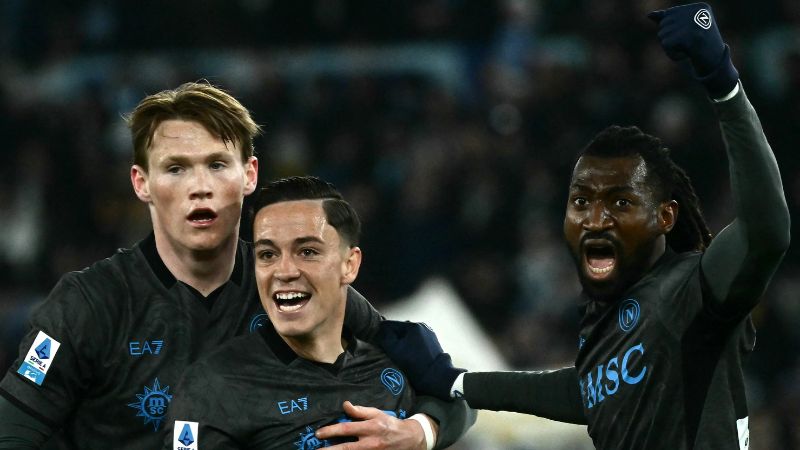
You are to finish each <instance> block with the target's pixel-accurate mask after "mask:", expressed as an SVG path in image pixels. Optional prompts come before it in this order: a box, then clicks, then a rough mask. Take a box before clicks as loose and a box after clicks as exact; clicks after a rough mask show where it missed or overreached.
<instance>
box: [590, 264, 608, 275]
mask: <svg viewBox="0 0 800 450" xmlns="http://www.w3.org/2000/svg"><path fill="white" fill-rule="evenodd" d="M613 268H614V265H613V264H612V265H610V266H608V267H603V268H602V269H599V268H597V267H592V266H589V270H591V271H592V273H608V272H611V269H613Z"/></svg>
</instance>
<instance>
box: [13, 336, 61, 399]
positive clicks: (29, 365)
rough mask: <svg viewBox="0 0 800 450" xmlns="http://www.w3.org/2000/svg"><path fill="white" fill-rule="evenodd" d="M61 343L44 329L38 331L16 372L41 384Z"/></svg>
mask: <svg viewBox="0 0 800 450" xmlns="http://www.w3.org/2000/svg"><path fill="white" fill-rule="evenodd" d="M59 347H61V343H60V342H58V341H57V340H55V339H53V338H51V337H50V336H48V335H47V333H45V332H44V331H39V333H38V334H37V335H36V338H34V339H33V343H32V344H31V346H30V348H29V349H28V353H27V354H26V355H25V359H24V360H23V361H22V364H20V366H19V368H18V369H17V373H18V374H20V375H22V376H23V377H25V379H27V380H30V381H31V382H33V383H36V384H37V385H39V386H41V385H42V383H43V382H44V379H45V377H46V376H47V371H48V370H50V365H51V364H52V363H53V358H55V357H56V353H57V352H58V348H59Z"/></svg>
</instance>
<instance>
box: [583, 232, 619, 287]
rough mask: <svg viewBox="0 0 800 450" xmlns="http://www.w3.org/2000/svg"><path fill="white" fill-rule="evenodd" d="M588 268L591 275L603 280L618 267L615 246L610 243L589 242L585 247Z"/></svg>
mask: <svg viewBox="0 0 800 450" xmlns="http://www.w3.org/2000/svg"><path fill="white" fill-rule="evenodd" d="M584 255H585V259H586V268H587V269H588V271H589V273H590V274H592V275H595V276H596V277H598V278H603V277H605V276H606V275H608V274H609V273H611V271H612V270H614V267H615V266H616V262H617V257H616V252H615V251H614V246H613V245H612V244H611V243H610V242H608V241H597V242H587V243H586V244H585V246H584Z"/></svg>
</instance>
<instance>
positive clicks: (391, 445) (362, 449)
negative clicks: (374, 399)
mask: <svg viewBox="0 0 800 450" xmlns="http://www.w3.org/2000/svg"><path fill="white" fill-rule="evenodd" d="M344 413H345V414H347V416H348V417H350V418H351V419H353V422H341V423H337V424H334V425H328V426H325V427H322V428H320V429H319V430H317V438H319V439H320V440H323V439H332V438H345V437H350V438H352V437H355V438H357V439H358V441H356V442H345V443H342V444H338V445H334V446H332V447H329V448H330V449H331V450H425V449H426V448H427V446H426V442H425V433H424V432H423V430H422V425H420V424H419V422H417V421H416V420H409V419H406V420H400V419H397V418H395V417H392V416H390V415H388V414H386V413H384V412H383V411H381V410H379V409H377V408H370V407H366V406H356V405H353V404H352V403H350V402H344Z"/></svg>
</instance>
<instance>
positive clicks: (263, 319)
mask: <svg viewBox="0 0 800 450" xmlns="http://www.w3.org/2000/svg"><path fill="white" fill-rule="evenodd" d="M267 322H269V316H267V315H266V314H264V313H261V314H256V315H255V316H253V318H252V319H250V332H251V333H252V332H254V331H256V330H258V329H259V328H261V327H263V326H264V324H266V323H267Z"/></svg>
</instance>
